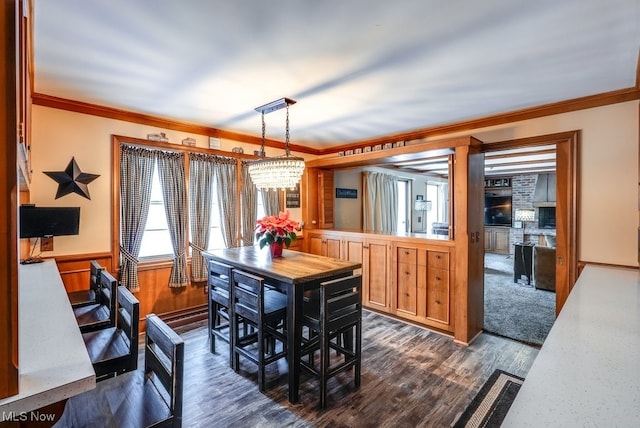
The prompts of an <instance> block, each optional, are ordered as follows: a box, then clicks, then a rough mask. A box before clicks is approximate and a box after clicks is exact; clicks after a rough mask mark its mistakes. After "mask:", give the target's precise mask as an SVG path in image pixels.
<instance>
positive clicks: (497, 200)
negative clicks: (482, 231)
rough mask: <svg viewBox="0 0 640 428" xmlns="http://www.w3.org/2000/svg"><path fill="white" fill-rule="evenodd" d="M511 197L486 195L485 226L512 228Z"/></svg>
mask: <svg viewBox="0 0 640 428" xmlns="http://www.w3.org/2000/svg"><path fill="white" fill-rule="evenodd" d="M511 211H512V210H511V196H493V195H484V224H485V226H509V227H511Z"/></svg>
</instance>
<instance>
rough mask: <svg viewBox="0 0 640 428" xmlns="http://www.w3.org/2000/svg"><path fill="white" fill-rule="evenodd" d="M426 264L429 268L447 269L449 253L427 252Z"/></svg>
mask: <svg viewBox="0 0 640 428" xmlns="http://www.w3.org/2000/svg"><path fill="white" fill-rule="evenodd" d="M427 257H428V260H427V264H428V265H429V267H431V268H437V269H449V253H445V252H442V251H429V254H428V256H427Z"/></svg>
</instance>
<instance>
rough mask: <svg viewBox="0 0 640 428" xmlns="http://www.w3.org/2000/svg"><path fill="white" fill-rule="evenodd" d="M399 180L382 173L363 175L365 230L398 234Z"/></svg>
mask: <svg viewBox="0 0 640 428" xmlns="http://www.w3.org/2000/svg"><path fill="white" fill-rule="evenodd" d="M397 182H398V178H397V177H395V176H393V175H390V174H383V173H380V172H373V171H365V172H363V173H362V219H363V227H364V230H367V231H373V232H385V233H394V232H396V228H397V224H398V183H397Z"/></svg>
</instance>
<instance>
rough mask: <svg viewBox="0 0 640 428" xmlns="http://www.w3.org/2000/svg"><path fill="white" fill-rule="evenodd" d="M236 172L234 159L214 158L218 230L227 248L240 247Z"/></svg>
mask: <svg viewBox="0 0 640 428" xmlns="http://www.w3.org/2000/svg"><path fill="white" fill-rule="evenodd" d="M237 170H238V167H237V163H236V160H235V159H234V158H225V157H222V156H216V158H215V166H214V173H215V177H216V186H217V190H218V192H217V193H218V208H219V211H220V229H221V230H222V238H223V239H224V245H225V246H226V247H227V248H234V247H239V246H240V239H239V238H238V230H240V224H238V216H237V213H238V211H239V210H240V201H239V200H238V175H237Z"/></svg>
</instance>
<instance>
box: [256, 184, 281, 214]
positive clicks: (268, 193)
mask: <svg viewBox="0 0 640 428" xmlns="http://www.w3.org/2000/svg"><path fill="white" fill-rule="evenodd" d="M260 193H261V194H262V206H263V207H264V212H265V214H266V215H278V214H280V210H281V208H280V190H274V189H268V190H267V189H263V190H262V191H261V192H260Z"/></svg>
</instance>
